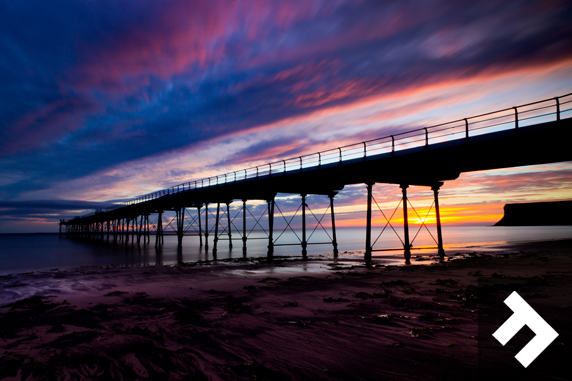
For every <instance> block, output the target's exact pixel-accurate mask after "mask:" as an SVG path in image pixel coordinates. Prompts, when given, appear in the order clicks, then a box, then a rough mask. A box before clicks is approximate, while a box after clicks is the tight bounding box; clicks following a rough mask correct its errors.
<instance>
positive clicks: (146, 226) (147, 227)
mask: <svg viewBox="0 0 572 381" xmlns="http://www.w3.org/2000/svg"><path fill="white" fill-rule="evenodd" d="M150 229H151V227H150V226H149V214H145V238H146V239H145V243H150V242H151V232H150Z"/></svg>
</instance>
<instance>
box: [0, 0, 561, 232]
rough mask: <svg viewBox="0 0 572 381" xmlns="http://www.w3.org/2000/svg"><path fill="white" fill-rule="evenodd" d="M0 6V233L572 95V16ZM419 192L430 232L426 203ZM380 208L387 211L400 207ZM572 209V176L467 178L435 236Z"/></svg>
mask: <svg viewBox="0 0 572 381" xmlns="http://www.w3.org/2000/svg"><path fill="white" fill-rule="evenodd" d="M0 4H1V5H0V10H1V12H0V14H1V16H0V20H1V21H2V27H0V34H1V36H2V39H0V52H1V57H3V58H2V59H1V60H0V67H1V69H2V70H1V71H0V72H1V73H2V74H0V78H2V87H1V89H0V97H1V98H2V107H1V108H0V116H1V118H2V125H1V127H0V128H1V132H2V139H1V141H0V174H1V176H0V232H24V231H27V232H36V231H51V232H54V231H56V230H57V224H58V222H59V219H60V218H70V217H73V216H76V215H81V214H82V213H87V212H90V211H92V210H93V209H95V208H100V207H106V206H109V205H111V204H113V203H116V202H119V201H122V200H126V199H129V198H131V197H134V196H137V195H140V194H146V193H149V192H153V191H157V190H160V189H163V188H165V187H168V186H172V185H173V184H177V183H181V182H188V181H193V180H195V179H198V178H202V177H205V176H213V175H216V174H219V173H224V172H228V171H236V170H239V169H242V168H245V167H249V166H254V165H260V164H262V163H267V162H270V161H276V160H282V159H286V158H290V157H296V156H299V155H303V154H307V153H311V152H316V151H318V150H324V149H329V148H334V147H337V146H341V145H345V144H349V143H355V142H360V141H364V140H368V139H373V138H377V137H382V136H388V135H390V134H395V133H399V132H403V131H408V130H412V129H415V128H419V127H424V126H429V125H433V124H437V123H442V122H445V121H449V120H456V119H460V118H465V117H469V116H471V115H476V114H480V113H484V112H489V111H493V110H496V109H500V108H507V107H512V106H514V105H518V104H523V103H527V102H531V101H535V100H539V99H544V98H549V97H554V96H557V95H563V94H567V93H570V92H572V49H570V48H569V47H570V46H572V31H571V29H570V27H569V23H570V19H571V18H572V6H571V4H570V2H567V1H551V2H545V1H522V2H519V3H518V4H517V5H516V4H509V3H503V2H496V3H490V4H475V6H472V7H466V6H465V5H463V4H461V3H455V2H438V3H437V4H431V5H430V6H429V5H425V6H423V5H420V4H419V3H417V2H412V3H410V2H401V1H400V2H395V3H392V2H389V3H383V5H381V4H380V3H379V2H378V1H359V2H355V1H336V2H331V1H308V2H296V3H293V2H290V1H272V2H257V1H252V2H251V1H246V2H243V1H233V2H227V1H222V2H218V1H209V2H187V1H176V0H173V1H166V2H160V3H145V6H140V2H138V1H124V2H121V5H114V4H113V3H110V2H106V1H103V2H82V1H64V2H62V3H61V4H59V5H58V7H54V6H53V5H51V4H49V3H28V2H20V1H18V2H2V3H0ZM56 8H57V9H56ZM567 115H568V116H570V113H569V114H567ZM484 154H486V153H484ZM364 189H365V188H364V186H359V185H354V186H348V187H346V189H344V190H343V191H342V192H341V193H340V194H339V195H338V196H337V197H336V211H337V212H338V213H340V216H339V217H337V218H338V221H337V222H338V225H339V226H340V227H351V226H363V224H364V221H363V213H364V212H365V202H366V200H365V198H366V197H365V193H364V192H365V190H364ZM410 193H411V194H410V197H411V202H412V204H413V205H414V207H415V208H416V209H417V212H418V213H419V215H420V216H421V217H422V218H421V219H420V218H419V217H418V216H417V215H416V214H415V213H414V212H413V211H411V214H410V216H409V219H410V223H411V224H413V225H419V224H421V220H422V219H424V218H425V215H426V213H427V211H428V208H429V206H430V205H431V203H432V192H431V191H430V189H427V188H425V189H423V188H421V187H412V188H411V189H410ZM286 196H287V195H279V199H278V203H280V202H281V200H282V198H280V197H286ZM374 196H375V197H376V200H377V202H378V203H379V205H380V207H382V208H383V210H384V212H385V211H386V210H387V211H392V210H393V209H394V208H395V207H396V206H397V203H398V202H399V199H400V191H399V188H398V186H397V185H387V184H385V185H384V184H378V185H376V186H375V189H374ZM571 196H572V164H571V163H557V164H547V165H539V166H534V167H523V168H512V169H504V170H493V171H484V172H475V173H465V174H462V175H461V176H460V177H459V179H457V180H455V181H449V182H447V183H446V184H445V185H444V186H443V188H442V190H441V192H440V197H441V220H442V223H443V224H445V225H447V224H480V225H491V224H494V223H495V222H497V221H498V220H499V219H500V218H501V217H502V215H503V206H504V205H505V204H506V203H516V202H533V201H556V200H566V199H570V198H571ZM316 200H318V199H316ZM282 202H283V203H284V205H285V211H287V212H293V211H294V210H295V207H294V204H295V203H294V201H291V202H290V201H282ZM315 202H316V203H315V205H313V207H315V208H316V209H322V210H325V209H324V208H325V207H327V203H326V201H325V200H321V201H320V200H318V201H315ZM376 210H377V209H376ZM392 223H395V224H397V225H399V224H402V223H403V216H402V214H401V211H398V212H397V213H396V215H395V216H394V219H393V220H392ZM374 224H375V225H376V226H378V225H381V226H383V225H384V224H385V219H384V218H383V216H382V215H381V213H379V212H377V214H374ZM426 224H428V225H433V224H435V215H434V211H433V212H431V213H430V214H429V216H428V219H427V221H426Z"/></svg>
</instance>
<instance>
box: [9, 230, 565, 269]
mask: <svg viewBox="0 0 572 381" xmlns="http://www.w3.org/2000/svg"><path fill="white" fill-rule="evenodd" d="M380 231H381V229H374V230H373V231H372V240H375V238H376V237H377V236H378V234H379V233H380ZM397 232H398V233H400V234H401V233H402V231H401V230H400V229H399V228H397ZM416 232H417V228H415V227H413V228H412V229H411V233H410V234H411V238H413V237H414V236H415V233H416ZM309 233H310V232H308V234H309ZM337 233H338V245H339V246H338V247H339V250H340V253H342V256H348V255H352V254H351V253H345V254H343V252H344V251H350V252H351V251H361V250H363V249H364V246H365V244H364V242H365V230H364V229H353V228H352V229H338V232H337ZM431 233H432V234H433V236H434V237H435V238H436V233H435V232H434V231H431ZM277 235H278V234H277ZM277 235H276V236H277ZM209 238H211V242H210V246H209V252H208V253H207V252H206V251H205V249H204V247H203V248H202V249H201V248H200V247H199V238H198V237H194V236H190V237H185V238H184V240H183V249H182V251H178V250H177V238H176V237H175V236H165V244H164V245H163V247H161V248H158V249H157V248H155V247H154V242H155V241H154V237H153V236H151V244H147V245H143V244H141V246H137V243H128V244H125V243H118V244H113V242H110V243H107V242H105V241H104V242H99V243H88V242H85V241H75V240H71V239H67V238H61V239H60V238H59V237H58V235H57V234H0V274H11V273H19V272H25V271H37V270H49V269H70V268H77V267H80V266H150V265H151V266H152V265H161V264H164V265H169V264H176V263H177V262H181V261H183V262H193V261H198V260H206V259H213V256H212V237H209ZM233 238H239V240H233V244H234V248H233V249H232V250H229V247H228V240H226V241H224V240H221V241H219V247H218V255H217V258H218V259H227V258H240V257H242V241H240V237H239V236H238V235H236V236H233ZM249 238H264V233H261V232H259V233H257V232H253V233H252V235H251V236H249ZM564 238H572V226H541V227H512V226H511V227H500V226H495V227H493V226H447V227H445V229H444V231H443V239H444V242H445V246H446V250H447V249H449V250H454V249H455V248H463V247H470V246H479V245H488V244H502V243H511V242H526V241H539V240H551V239H564ZM328 241H329V238H328V236H327V235H326V234H325V233H324V232H318V231H316V232H315V233H314V235H313V236H312V237H311V238H310V240H309V242H317V243H319V242H328ZM296 243H299V240H298V238H297V237H296V236H295V235H294V234H293V233H288V232H286V233H284V234H283V235H282V236H280V238H279V239H278V240H277V242H276V244H277V246H276V248H275V255H301V251H300V250H301V249H300V246H299V244H298V245H291V244H296ZM280 244H287V245H286V246H278V245H280ZM266 246H267V240H265V239H251V240H249V241H248V256H249V257H260V256H265V255H266ZM400 246H401V247H403V246H402V245H401V243H400V241H399V239H398V238H397V236H396V234H395V233H394V232H393V231H392V230H391V229H389V228H388V230H386V231H385V232H384V233H383V234H382V235H381V237H380V238H379V239H378V241H377V242H376V244H375V245H374V249H389V248H399V247H400ZM422 246H435V243H434V242H433V240H432V238H431V236H430V235H429V234H428V233H427V231H426V230H425V229H423V230H422V231H421V232H420V233H419V235H418V236H417V238H416V239H415V241H414V242H413V247H414V248H415V247H422ZM331 252H332V246H331V245H308V253H309V254H310V255H316V254H324V253H326V254H331ZM431 252H435V250H420V251H413V255H416V254H421V253H423V254H426V253H431ZM394 253H395V252H393V254H394ZM386 254H390V252H376V253H374V257H375V256H383V255H386Z"/></svg>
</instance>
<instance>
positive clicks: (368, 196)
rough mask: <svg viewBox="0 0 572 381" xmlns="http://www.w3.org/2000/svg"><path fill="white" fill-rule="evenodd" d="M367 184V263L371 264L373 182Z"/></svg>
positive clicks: (365, 259) (365, 258)
mask: <svg viewBox="0 0 572 381" xmlns="http://www.w3.org/2000/svg"><path fill="white" fill-rule="evenodd" d="M366 185H367V214H366V227H365V254H364V261H365V265H366V266H369V265H371V199H372V194H371V192H372V188H373V183H370V184H366Z"/></svg>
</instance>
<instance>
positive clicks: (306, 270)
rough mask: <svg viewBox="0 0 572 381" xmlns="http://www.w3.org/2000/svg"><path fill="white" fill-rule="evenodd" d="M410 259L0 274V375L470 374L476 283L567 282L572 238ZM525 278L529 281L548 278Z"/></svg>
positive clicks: (571, 276) (565, 285)
mask: <svg viewBox="0 0 572 381" xmlns="http://www.w3.org/2000/svg"><path fill="white" fill-rule="evenodd" d="M422 258H423V257H422ZM412 259H413V261H412V265H409V266H396V265H382V264H380V263H376V261H374V266H372V267H371V268H365V267H364V266H363V265H362V264H361V263H359V262H360V261H361V260H362V258H360V260H359V261H358V260H355V261H352V260H348V259H344V258H341V259H338V260H337V261H335V260H334V259H333V258H322V259H313V258H310V259H309V260H306V261H303V260H300V259H298V258H294V259H286V260H285V259H283V258H278V259H277V260H276V261H275V262H274V263H272V264H269V263H267V262H266V261H265V260H264V259H260V260H257V259H251V260H248V261H247V263H244V262H242V263H239V262H227V263H220V262H222V261H219V263H217V264H213V263H200V264H183V265H179V266H170V265H163V266H147V267H129V268H110V269H77V270H72V271H55V270H53V271H47V272H37V273H33V274H17V275H7V276H0V287H1V288H2V289H3V293H2V297H1V298H0V306H2V308H0V352H1V353H3V354H4V355H3V357H2V360H0V374H1V375H6V376H8V377H7V378H3V379H6V380H8V379H27V378H28V377H30V378H29V379H42V378H45V377H48V376H49V377H50V378H54V379H65V378H66V377H68V376H69V377H70V378H76V379H91V378H96V377H100V378H121V379H146V378H149V379H188V378H190V379H193V378H196V379H213V380H217V379H220V380H242V379H252V378H254V377H256V378H257V379H273V380H289V379H310V378H312V379H336V380H337V379H339V380H342V379H344V380H347V379H360V378H361V379H372V378H376V377H377V378H384V379H396V380H401V379H404V380H405V379H408V380H410V379H440V380H443V379H451V380H452V379H455V380H456V379H459V377H461V378H463V379H469V380H470V379H476V377H477V376H476V374H477V373H476V368H477V336H478V324H477V322H478V309H479V306H478V303H477V301H476V299H474V289H475V288H476V287H477V285H478V284H477V283H478V281H480V280H481V279H482V278H484V279H488V280H490V281H496V277H500V276H502V277H520V278H523V277H524V278H527V277H539V276H543V277H544V276H553V275H551V274H552V273H555V272H559V277H560V278H559V279H558V281H559V282H560V283H559V285H558V287H560V288H562V289H563V290H566V292H570V290H572V271H568V272H566V271H563V269H570V268H572V240H552V241H543V242H528V243H523V244H510V245H507V244H505V245H501V247H497V248H496V249H495V250H490V251H489V250H475V248H470V249H467V250H452V251H450V252H449V255H448V256H447V258H446V259H447V260H446V261H445V262H444V263H438V262H437V263H433V261H415V259H416V256H413V257H412ZM401 260H402V259H401ZM429 262H430V263H429ZM495 274H496V275H495ZM499 274H501V275H499ZM538 287H539V290H538V291H535V289H531V290H530V292H531V293H532V292H537V293H539V294H540V293H541V292H545V291H543V289H544V288H546V287H547V286H546V285H544V284H543V285H541V286H538ZM540 287H541V288H542V290H541V289H540ZM568 303H570V302H569V301H568ZM412 369H415V376H412V375H411V372H412ZM421 375H422V376H421Z"/></svg>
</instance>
